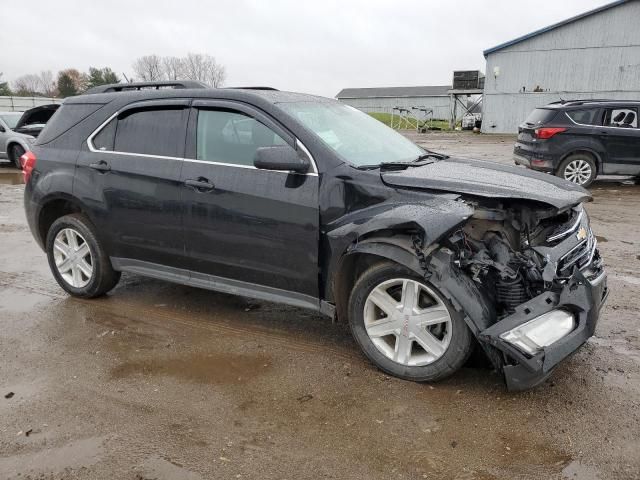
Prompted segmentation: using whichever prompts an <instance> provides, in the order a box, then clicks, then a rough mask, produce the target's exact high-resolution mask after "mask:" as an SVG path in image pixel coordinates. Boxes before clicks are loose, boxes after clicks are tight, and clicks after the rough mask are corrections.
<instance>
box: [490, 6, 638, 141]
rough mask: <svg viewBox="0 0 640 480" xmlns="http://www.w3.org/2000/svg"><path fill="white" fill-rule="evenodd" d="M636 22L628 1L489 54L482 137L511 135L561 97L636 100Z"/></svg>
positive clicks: (636, 17)
mask: <svg viewBox="0 0 640 480" xmlns="http://www.w3.org/2000/svg"><path fill="white" fill-rule="evenodd" d="M638 19H640V2H629V3H627V4H623V5H622V6H620V7H617V8H613V9H612V10H609V11H606V12H603V13H600V14H598V15H594V16H592V17H588V18H587V19H584V20H580V21H578V22H575V23H572V24H569V25H566V26H564V27H560V28H558V29H556V30H553V31H551V32H548V33H544V34H542V35H540V36H538V37H534V38H532V39H530V40H526V41H524V42H522V43H519V44H516V45H513V46H511V47H508V48H505V49H503V50H499V51H497V52H495V53H493V54H490V55H489V56H488V58H487V69H486V75H487V76H486V80H485V90H484V117H483V122H482V130H483V132H486V133H515V132H517V129H518V125H519V124H520V123H522V121H523V120H524V119H525V118H526V117H527V115H528V114H529V113H530V112H531V110H533V109H534V108H536V107H539V106H543V105H546V104H547V103H549V102H553V101H557V100H560V98H565V99H581V98H584V99H588V98H612V99H627V100H640V81H639V79H640V29H638V27H637V22H638ZM494 67H499V68H500V74H499V76H498V77H495V76H494ZM536 86H539V87H540V88H542V89H543V90H544V92H543V93H534V92H533V89H534V88H535V87H536ZM522 87H525V88H526V92H525V93H521V90H522Z"/></svg>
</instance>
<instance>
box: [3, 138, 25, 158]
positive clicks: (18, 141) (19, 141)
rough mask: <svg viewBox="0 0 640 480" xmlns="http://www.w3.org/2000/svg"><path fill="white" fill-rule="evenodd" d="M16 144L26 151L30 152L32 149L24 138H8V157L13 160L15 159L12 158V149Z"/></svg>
mask: <svg viewBox="0 0 640 480" xmlns="http://www.w3.org/2000/svg"><path fill="white" fill-rule="evenodd" d="M16 145H18V146H20V147H22V149H23V150H24V151H25V152H28V151H29V150H30V148H29V145H28V144H27V142H25V141H24V140H22V139H18V138H10V139H9V140H7V144H6V147H5V148H6V152H7V158H8V159H9V160H13V159H12V158H11V150H12V149H13V147H14V146H16Z"/></svg>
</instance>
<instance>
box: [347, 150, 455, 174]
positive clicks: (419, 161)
mask: <svg viewBox="0 0 640 480" xmlns="http://www.w3.org/2000/svg"><path fill="white" fill-rule="evenodd" d="M446 158H449V155H443V154H442V153H436V152H431V151H428V150H427V151H426V152H425V153H423V154H422V155H419V156H418V157H417V158H415V159H414V160H410V161H408V162H382V163H377V164H373V165H360V166H358V167H356V168H358V169H359V170H375V169H377V168H379V169H381V170H404V169H406V168H409V167H421V166H422V165H428V164H430V163H433V162H435V161H436V160H444V159H446ZM428 160H431V161H428Z"/></svg>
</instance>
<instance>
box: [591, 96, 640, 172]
mask: <svg viewBox="0 0 640 480" xmlns="http://www.w3.org/2000/svg"><path fill="white" fill-rule="evenodd" d="M600 138H601V139H602V143H603V145H604V146H605V149H606V152H607V161H606V162H604V164H603V172H604V173H606V174H618V175H637V174H639V173H640V129H638V108H637V107H635V106H628V107H626V106H620V107H613V108H608V109H606V110H605V114H604V117H603V125H602V127H601V129H600Z"/></svg>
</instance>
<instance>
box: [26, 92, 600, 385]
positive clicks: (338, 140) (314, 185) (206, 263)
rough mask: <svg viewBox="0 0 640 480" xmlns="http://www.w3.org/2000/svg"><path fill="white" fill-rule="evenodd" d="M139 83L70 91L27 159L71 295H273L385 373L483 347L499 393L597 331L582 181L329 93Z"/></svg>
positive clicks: (31, 206)
mask: <svg viewBox="0 0 640 480" xmlns="http://www.w3.org/2000/svg"><path fill="white" fill-rule="evenodd" d="M151 86H153V85H151ZM161 86H162V87H168V86H167V85H161ZM185 86H187V87H190V88H180V87H185ZM146 87H149V85H147V84H141V85H138V86H136V85H133V86H127V89H126V90H123V88H122V87H121V86H117V87H100V88H99V89H97V91H96V90H94V91H93V93H92V94H88V95H82V96H78V97H72V98H69V99H67V100H66V101H65V102H64V104H63V105H62V107H61V108H60V109H59V110H58V112H57V113H56V114H55V116H54V117H53V118H52V120H51V121H50V122H49V124H47V126H46V128H45V129H44V131H43V132H42V133H41V134H40V136H39V137H38V140H37V142H36V144H35V145H34V147H33V151H32V152H27V153H26V154H25V155H24V156H23V157H22V163H23V171H24V175H25V179H26V189H25V208H26V214H27V218H28V222H29V226H30V228H31V231H32V233H33V235H34V237H35V239H36V240H37V242H38V243H39V244H40V245H41V246H42V248H44V249H45V250H46V252H47V255H48V259H49V265H50V267H51V271H52V272H53V275H54V276H55V278H56V280H57V281H58V283H59V284H60V286H61V287H62V288H63V289H64V290H66V291H67V292H69V293H70V294H71V295H74V296H78V297H96V296H98V295H102V294H104V293H106V292H108V291H109V290H111V289H112V288H113V287H114V286H115V285H116V283H117V282H118V279H119V278H120V273H121V272H130V273H134V274H140V275H146V276H149V277H154V278H159V279H164V280H168V281H172V282H178V283H182V284H187V285H192V286H195V287H200V288H207V289H211V290H217V291H221V292H227V293H232V294H237V295H245V296H249V297H254V298H258V299H263V300H269V301H274V302H282V303H286V304H290V305H295V306H298V307H305V308H310V309H313V310H315V311H318V312H321V313H323V314H326V315H328V316H331V317H333V316H336V317H337V318H338V319H339V320H345V321H348V322H349V324H350V326H351V330H352V332H353V335H354V337H355V339H356V340H357V342H358V343H359V344H360V346H361V347H362V349H363V351H364V353H365V354H366V355H367V357H368V358H369V359H370V360H371V361H372V362H374V363H375V364H376V365H377V366H378V367H380V368H381V369H382V370H384V371H385V372H388V373H390V374H392V375H396V376H398V377H401V378H404V379H410V380H418V381H433V380H438V379H441V378H444V377H446V376H448V375H450V374H452V373H453V372H455V371H456V370H457V369H459V368H460V367H461V366H462V365H463V364H464V363H465V361H466V359H467V358H468V356H469V354H470V353H471V352H472V350H473V348H474V346H476V345H479V346H480V347H481V348H482V349H483V351H484V352H485V353H486V355H487V356H488V358H489V359H490V360H491V361H492V362H493V365H495V368H496V369H497V370H498V371H500V372H501V373H503V374H504V376H505V379H506V381H507V384H508V386H509V387H510V388H513V389H519V388H526V387H529V386H532V385H535V384H537V383H538V382H540V381H541V380H543V379H544V378H546V376H547V375H548V374H549V373H550V372H551V370H552V369H553V367H554V366H555V365H556V364H557V363H558V362H560V361H561V360H562V359H563V358H565V357H566V356H568V355H569V354H570V353H571V352H573V351H574V350H576V349H577V348H578V347H579V346H580V345H582V344H583V343H584V342H585V341H586V340H587V338H589V337H590V336H591V335H593V333H594V330H595V326H596V322H597V319H598V315H599V310H600V307H601V305H602V304H603V302H604V300H605V297H606V293H607V288H606V275H605V272H604V270H603V266H602V261H601V259H600V256H599V253H598V249H597V248H596V238H595V236H594V235H593V233H592V232H591V228H590V227H589V219H588V217H587V214H586V211H585V210H584V209H583V206H582V203H583V202H585V201H589V200H590V198H591V197H590V195H589V193H588V192H587V191H585V190H584V189H583V188H582V187H580V186H578V185H575V184H572V183H569V182H566V181H564V180H562V179H559V178H554V177H550V176H548V175H544V174H540V173H537V172H531V171H527V170H523V169H519V168H517V167H511V166H504V165H499V164H496V163H492V162H483V161H479V160H463V159H452V158H447V157H446V156H444V155H439V154H436V153H433V152H429V151H426V150H423V149H422V148H420V147H418V146H416V145H415V144H413V143H412V142H410V141H409V140H407V139H406V138H404V137H403V136H401V135H400V134H398V133H397V132H395V131H394V130H391V129H389V128H387V127H386V126H384V125H383V124H382V123H380V122H378V121H377V120H375V119H373V118H372V117H370V116H368V115H366V114H364V113H362V112H360V111H358V110H356V109H354V108H352V107H349V106H347V105H344V104H342V103H340V102H337V101H335V100H329V99H326V98H320V97H315V96H311V95H303V94H299V93H286V92H280V91H275V90H272V89H207V88H193V87H198V85H182V84H179V83H178V84H177V85H173V87H176V88H155V89H147V88H146ZM119 90H122V91H119ZM132 90H133V91H132Z"/></svg>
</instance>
